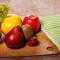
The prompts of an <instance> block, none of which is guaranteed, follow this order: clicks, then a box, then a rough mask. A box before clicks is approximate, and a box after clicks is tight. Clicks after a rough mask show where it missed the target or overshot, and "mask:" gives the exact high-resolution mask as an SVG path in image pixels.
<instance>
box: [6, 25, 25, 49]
mask: <svg viewBox="0 0 60 60" xmlns="http://www.w3.org/2000/svg"><path fill="white" fill-rule="evenodd" d="M5 43H6V45H7V46H8V47H9V48H13V49H16V48H21V47H23V46H24V35H23V33H22V29H21V27H20V26H16V27H14V28H13V29H12V30H11V31H10V32H9V33H7V34H6V37H5Z"/></svg>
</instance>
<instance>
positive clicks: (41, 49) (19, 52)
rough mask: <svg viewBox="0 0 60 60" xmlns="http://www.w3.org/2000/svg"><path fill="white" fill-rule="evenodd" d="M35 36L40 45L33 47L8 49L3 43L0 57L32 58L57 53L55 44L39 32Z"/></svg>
mask: <svg viewBox="0 0 60 60" xmlns="http://www.w3.org/2000/svg"><path fill="white" fill-rule="evenodd" d="M36 35H37V38H38V40H39V42H40V44H39V45H38V46H35V47H29V46H28V45H26V46H25V47H24V48H20V49H10V48H8V47H7V46H6V44H5V43H3V44H1V45H0V57H16V56H34V55H48V54H57V53H59V50H58V48H57V47H56V46H55V44H53V43H52V42H51V40H50V39H49V38H48V37H47V36H46V35H45V34H44V33H43V32H39V33H37V34H36Z"/></svg>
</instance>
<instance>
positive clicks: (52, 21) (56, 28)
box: [41, 15, 60, 47]
mask: <svg viewBox="0 0 60 60" xmlns="http://www.w3.org/2000/svg"><path fill="white" fill-rule="evenodd" d="M41 24H42V31H43V32H45V33H46V35H47V36H48V37H49V38H50V39H51V40H52V41H53V42H54V43H55V44H56V46H58V47H60V15H56V16H48V17H44V18H41Z"/></svg>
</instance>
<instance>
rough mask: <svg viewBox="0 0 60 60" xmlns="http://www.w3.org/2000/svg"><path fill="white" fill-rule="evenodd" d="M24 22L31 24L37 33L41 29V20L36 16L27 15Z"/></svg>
mask: <svg viewBox="0 0 60 60" xmlns="http://www.w3.org/2000/svg"><path fill="white" fill-rule="evenodd" d="M23 24H24V25H25V24H29V25H30V27H31V29H32V30H33V32H35V33H37V32H39V29H40V21H39V18H38V17H36V16H32V15H31V16H26V17H25V18H24V20H23Z"/></svg>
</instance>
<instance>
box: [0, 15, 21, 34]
mask: <svg viewBox="0 0 60 60" xmlns="http://www.w3.org/2000/svg"><path fill="white" fill-rule="evenodd" d="M21 25H22V20H21V18H20V17H19V16H17V15H13V16H8V17H6V18H5V19H4V21H3V23H2V24H1V30H2V32H3V33H5V34H7V33H8V32H9V31H11V30H12V28H13V27H15V26H21Z"/></svg>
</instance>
